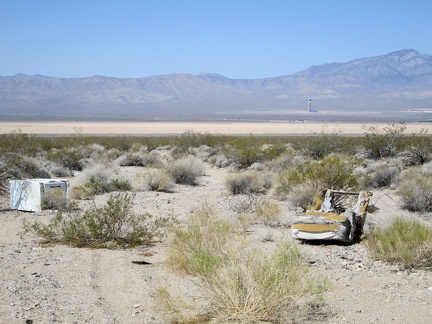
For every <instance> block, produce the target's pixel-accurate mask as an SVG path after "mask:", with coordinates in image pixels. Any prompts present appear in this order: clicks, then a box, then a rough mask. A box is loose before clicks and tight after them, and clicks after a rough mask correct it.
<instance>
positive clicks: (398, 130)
mask: <svg viewBox="0 0 432 324" xmlns="http://www.w3.org/2000/svg"><path fill="white" fill-rule="evenodd" d="M405 129H406V126H405V125H403V124H400V125H398V124H391V125H388V126H387V127H384V129H383V130H380V129H379V128H378V126H369V127H368V128H367V130H366V132H365V133H364V138H363V146H364V149H365V153H366V155H367V157H369V158H371V159H381V158H385V157H394V156H396V155H397V154H398V152H400V151H401V150H402V147H401V145H402V144H403V137H404V132H405Z"/></svg>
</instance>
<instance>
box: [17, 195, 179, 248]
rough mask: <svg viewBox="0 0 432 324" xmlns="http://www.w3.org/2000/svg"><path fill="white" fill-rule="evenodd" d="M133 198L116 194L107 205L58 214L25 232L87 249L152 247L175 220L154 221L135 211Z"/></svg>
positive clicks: (32, 224)
mask: <svg viewBox="0 0 432 324" xmlns="http://www.w3.org/2000/svg"><path fill="white" fill-rule="evenodd" d="M133 200H134V195H130V194H128V193H117V194H113V195H111V196H110V197H109V199H108V201H107V203H106V205H105V206H102V207H96V206H95V207H93V208H91V209H88V210H86V211H85V212H84V213H66V214H65V213H63V212H61V211H59V212H57V214H56V216H55V217H54V218H52V219H51V221H50V222H49V223H48V224H47V225H44V224H42V223H40V222H37V221H35V222H33V223H28V222H25V223H24V233H23V234H25V233H28V232H31V233H33V234H36V235H38V236H40V237H42V238H44V239H46V240H47V241H50V242H61V243H66V244H70V245H73V246H78V247H84V246H92V247H113V246H114V247H115V246H121V247H132V246H136V245H145V244H150V243H151V242H152V241H153V240H154V238H155V237H160V236H162V235H163V234H164V230H165V229H166V227H167V226H168V225H169V224H170V222H171V221H172V220H170V219H168V218H158V219H154V220H153V219H152V216H151V215H150V214H147V213H146V214H136V213H134V212H133V211H132V207H133Z"/></svg>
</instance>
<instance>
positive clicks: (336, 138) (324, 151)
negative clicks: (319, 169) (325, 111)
mask: <svg viewBox="0 0 432 324" xmlns="http://www.w3.org/2000/svg"><path fill="white" fill-rule="evenodd" d="M354 150H355V148H354V147H353V146H352V145H347V137H346V136H342V135H341V131H333V132H330V133H328V132H326V129H323V130H322V132H321V133H312V135H310V136H308V137H307V139H306V141H305V143H304V145H303V146H302V148H301V151H302V152H303V154H304V155H306V156H309V157H311V158H313V159H315V160H319V159H322V158H324V157H325V156H327V155H329V154H332V153H333V154H334V153H344V154H350V153H353V152H354Z"/></svg>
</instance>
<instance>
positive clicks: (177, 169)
mask: <svg viewBox="0 0 432 324" xmlns="http://www.w3.org/2000/svg"><path fill="white" fill-rule="evenodd" d="M167 170H168V172H169V173H170V174H171V176H172V177H173V179H174V181H175V183H178V184H185V185H191V186H196V185H197V184H198V177H199V176H203V175H205V167H204V163H203V162H202V161H201V160H198V159H197V158H195V157H194V156H191V155H190V156H188V157H185V158H181V159H179V160H175V161H174V162H171V163H170V164H169V165H168V166H167Z"/></svg>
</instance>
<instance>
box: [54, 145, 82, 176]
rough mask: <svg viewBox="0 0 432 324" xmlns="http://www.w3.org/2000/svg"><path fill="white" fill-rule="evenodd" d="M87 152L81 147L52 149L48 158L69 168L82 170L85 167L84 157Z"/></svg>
mask: <svg viewBox="0 0 432 324" xmlns="http://www.w3.org/2000/svg"><path fill="white" fill-rule="evenodd" d="M84 156H85V154H84V152H83V150H82V149H79V148H69V149H67V148H65V149H61V150H52V151H50V152H49V153H48V154H47V159H48V160H50V161H53V162H55V163H57V164H59V165H62V166H64V167H66V168H68V169H69V170H71V171H81V170H82V169H83V164H82V161H81V160H82V159H83V158H84Z"/></svg>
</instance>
